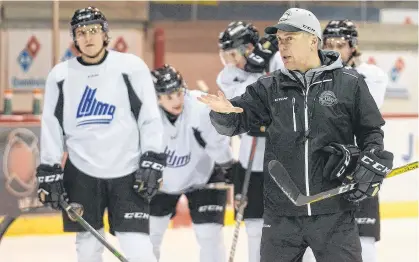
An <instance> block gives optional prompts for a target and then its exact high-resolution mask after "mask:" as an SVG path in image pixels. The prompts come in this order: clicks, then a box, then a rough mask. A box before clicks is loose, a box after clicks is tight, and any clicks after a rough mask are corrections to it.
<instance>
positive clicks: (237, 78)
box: [217, 52, 284, 172]
mask: <svg viewBox="0 0 419 262" xmlns="http://www.w3.org/2000/svg"><path fill="white" fill-rule="evenodd" d="M283 67H284V63H283V62H282V58H281V55H280V53H279V52H277V53H276V54H275V55H274V56H273V57H272V59H271V61H270V64H269V69H270V71H271V72H273V71H276V70H278V69H281V68H283ZM261 76H263V74H259V73H249V72H246V71H244V70H242V69H239V68H237V67H235V66H225V67H224V68H223V70H221V72H220V73H219V74H218V76H217V85H218V87H219V88H220V89H221V91H223V93H224V94H225V96H226V97H227V98H228V99H231V98H233V97H236V96H240V95H242V94H243V93H245V92H246V87H247V86H248V85H250V84H253V83H254V82H256V81H257V80H258V79H259V77H261ZM240 137H241V140H240V152H239V162H240V164H241V165H242V166H243V167H244V168H247V165H248V162H249V156H250V151H251V149H252V140H253V137H251V136H249V135H247V134H241V135H240ZM265 141H266V139H265V138H264V137H258V138H257V145H256V152H255V156H254V158H253V164H252V171H255V172H262V171H263V157H264V154H265Z"/></svg>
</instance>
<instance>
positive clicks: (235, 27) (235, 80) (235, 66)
mask: <svg viewBox="0 0 419 262" xmlns="http://www.w3.org/2000/svg"><path fill="white" fill-rule="evenodd" d="M218 44H219V47H220V58H221V61H222V63H223V64H224V68H223V69H222V70H221V72H220V73H219V74H218V77H217V84H218V87H219V88H220V89H221V90H222V91H223V92H224V94H225V95H226V97H227V98H229V99H231V98H233V97H236V96H240V95H242V94H243V93H244V92H245V91H246V87H247V86H248V85H250V84H252V83H254V82H256V81H257V80H258V78H259V77H261V76H263V74H264V73H266V72H270V71H275V70H278V69H280V68H281V67H283V63H282V59H281V56H280V55H279V52H278V42H277V41H276V37H275V36H274V35H268V36H266V37H263V38H261V39H259V32H258V30H257V29H256V27H255V26H253V25H252V24H251V23H247V22H244V21H234V22H231V23H230V24H229V25H228V26H227V28H226V29H225V30H224V31H223V32H221V34H220V36H219V39H218ZM260 128H261V126H260V125H255V126H254V127H253V129H252V131H251V132H249V133H248V134H241V135H240V137H241V141H240V153H239V163H237V165H236V167H235V170H236V172H234V173H235V176H234V179H233V181H234V192H235V193H234V194H235V200H236V202H238V201H239V200H240V198H241V197H242V196H241V190H242V186H243V182H244V176H245V172H246V169H247V168H251V169H252V173H251V176H250V183H249V191H248V194H247V196H246V200H247V205H246V209H245V212H244V216H243V217H244V223H245V225H246V232H247V242H248V261H249V262H259V261H260V238H261V236H262V226H263V219H262V217H263V155H264V152H265V138H264V136H265V134H264V133H263V132H261V130H260ZM253 139H256V151H255V156H254V158H253V164H252V167H248V161H249V155H250V152H251V147H252V144H253V143H252V142H253V141H252V140H253Z"/></svg>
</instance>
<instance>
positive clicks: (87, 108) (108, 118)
mask: <svg viewBox="0 0 419 262" xmlns="http://www.w3.org/2000/svg"><path fill="white" fill-rule="evenodd" d="M96 91H97V89H93V88H90V87H89V86H86V89H85V90H84V93H83V96H82V98H81V100H80V103H79V106H78V108H77V116H76V119H77V126H82V125H91V124H110V123H111V122H112V120H113V117H114V114H115V111H116V107H115V106H114V105H111V104H108V103H104V102H101V101H98V100H96Z"/></svg>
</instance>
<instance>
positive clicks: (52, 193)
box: [36, 164, 68, 210]
mask: <svg viewBox="0 0 419 262" xmlns="http://www.w3.org/2000/svg"><path fill="white" fill-rule="evenodd" d="M36 177H37V180H38V198H39V200H40V201H41V203H42V204H44V205H49V206H51V207H52V208H54V209H57V210H60V209H61V208H60V200H64V201H68V198H67V193H66V192H65V189H64V184H63V179H64V173H63V170H62V168H61V165H59V164H55V165H53V166H50V165H45V164H41V165H39V166H38V168H37V169H36Z"/></svg>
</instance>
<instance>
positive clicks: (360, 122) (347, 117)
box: [210, 51, 384, 217]
mask: <svg viewBox="0 0 419 262" xmlns="http://www.w3.org/2000/svg"><path fill="white" fill-rule="evenodd" d="M319 56H320V60H321V62H322V66H321V67H319V68H316V69H311V70H309V71H307V72H306V73H305V74H302V73H299V72H295V71H288V70H286V69H281V70H278V71H275V72H273V73H272V74H271V75H270V76H266V77H261V78H260V79H259V80H258V81H257V82H256V83H254V84H252V85H249V86H248V87H247V89H246V93H244V94H243V95H242V96H240V97H235V98H233V99H231V100H230V101H231V103H232V104H233V105H234V106H237V107H241V108H243V110H244V112H243V113H240V114H236V113H232V114H222V113H216V112H214V111H211V113H210V116H211V121H212V124H213V125H214V127H215V128H216V129H217V131H218V132H219V133H220V134H223V135H227V136H235V135H238V134H241V133H245V132H247V131H249V127H250V126H251V125H252V124H255V123H256V124H258V125H265V126H267V129H266V132H267V137H266V150H265V159H264V170H265V184H264V195H265V197H264V205H265V215H266V216H268V217H272V216H306V215H318V214H329V213H336V212H341V211H345V210H349V209H354V208H355V205H354V204H352V203H350V202H348V201H347V200H345V199H343V198H342V197H341V196H336V197H333V198H330V199H326V200H322V201H319V202H315V203H312V204H309V205H306V206H302V207H297V206H295V205H294V204H292V202H291V201H290V200H289V199H288V198H287V197H286V196H285V195H284V194H283V192H282V191H281V189H280V188H279V187H277V186H276V184H275V183H274V181H273V180H272V178H271V177H270V176H269V174H268V171H267V166H268V163H269V161H271V160H273V159H275V160H278V161H280V162H281V163H282V164H283V165H284V167H285V168H286V170H287V171H288V172H289V174H290V175H291V177H292V178H293V180H294V182H295V184H296V185H297V187H298V188H299V189H300V190H301V192H302V193H305V194H307V195H313V194H317V193H319V192H322V191H325V190H328V189H332V188H334V187H337V186H339V185H341V183H340V182H339V181H330V180H329V178H328V177H325V176H323V169H324V166H325V163H326V161H327V159H328V156H329V155H328V154H327V153H324V152H323V151H322V150H321V149H322V148H323V147H324V146H326V145H328V144H329V143H331V142H336V143H341V144H354V143H355V142H354V136H356V138H357V145H358V146H359V147H360V149H361V150H362V151H363V150H369V149H371V148H380V149H382V148H383V131H382V130H381V126H383V125H384V120H383V118H382V116H381V114H380V111H379V110H378V108H377V105H376V103H375V101H374V99H373V98H372V96H371V94H370V92H369V90H368V87H367V85H366V83H365V81H364V78H363V77H362V76H361V75H359V74H358V73H357V72H356V71H355V70H353V69H350V68H344V67H343V66H342V61H341V58H340V56H339V54H338V53H337V52H333V51H319Z"/></svg>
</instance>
